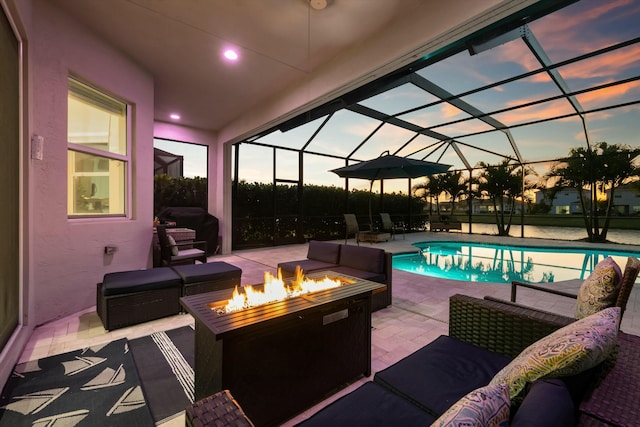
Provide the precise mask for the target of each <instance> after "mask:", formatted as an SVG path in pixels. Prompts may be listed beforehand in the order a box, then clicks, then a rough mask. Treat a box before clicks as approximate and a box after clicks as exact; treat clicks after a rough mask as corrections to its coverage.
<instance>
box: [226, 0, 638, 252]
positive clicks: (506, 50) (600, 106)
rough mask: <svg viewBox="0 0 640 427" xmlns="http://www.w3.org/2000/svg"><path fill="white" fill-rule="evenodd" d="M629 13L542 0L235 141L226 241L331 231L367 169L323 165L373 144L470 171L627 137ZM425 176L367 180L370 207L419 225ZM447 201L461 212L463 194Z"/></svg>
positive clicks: (625, 7) (631, 82)
mask: <svg viewBox="0 0 640 427" xmlns="http://www.w3.org/2000/svg"><path fill="white" fill-rule="evenodd" d="M638 22H640V2H638V1H633V0H629V1H627V0H613V1H606V2H602V1H600V0H582V1H578V2H547V1H542V2H539V3H537V4H536V5H534V6H532V7H531V8H529V9H526V10H524V11H521V12H519V13H517V15H515V16H511V17H510V18H508V19H506V20H503V21H502V22H499V23H498V24H497V25H493V26H492V27H490V28H486V29H485V30H483V31H481V32H479V33H476V34H473V35H471V36H470V37H467V38H465V39H462V40H458V41H456V42H454V43H452V44H450V45H449V46H448V47H447V48H446V49H442V50H440V51H437V52H433V53H432V54H430V55H428V56H426V57H423V58H420V59H419V60H417V61H416V62H415V63H413V64H411V65H410V66H408V67H405V68H403V69H400V70H397V71H395V72H393V73H391V74H389V75H386V76H383V77H381V78H379V79H378V80H376V81H374V82H372V83H370V84H367V85H365V86H363V87H361V88H358V89H356V90H354V91H352V92H350V93H347V94H345V95H343V96H341V97H339V98H338V99H334V100H332V101H331V102H328V103H327V104H325V105H322V106H320V107H317V108H315V109H313V110H311V111H308V112H306V113H304V114H301V115H300V116H298V117H295V118H293V119H290V120H289V121H287V122H285V123H282V124H281V125H279V126H277V127H276V128H273V129H270V130H269V131H267V132H264V133H262V134H260V135H255V136H254V137H252V138H249V139H247V140H245V141H242V142H240V143H237V144H236V145H235V146H234V150H233V156H234V190H233V230H234V236H233V239H234V242H233V246H234V248H242V247H251V246H254V247H255V246H260V245H277V244H284V243H292V242H303V241H304V240H305V239H310V238H314V239H329V238H333V239H339V238H343V237H344V225H343V223H342V220H343V216H342V214H344V213H355V214H356V215H357V217H358V219H359V220H361V221H363V222H364V221H365V218H367V212H368V211H367V209H368V207H367V203H368V190H369V182H368V181H366V180H357V179H344V178H340V177H338V176H337V175H336V174H334V173H332V172H331V170H332V169H336V168H339V167H342V166H346V165H350V164H354V163H356V162H360V161H365V160H370V159H373V158H375V157H378V156H379V155H380V154H381V153H383V152H385V151H389V152H390V153H391V154H394V155H398V156H403V157H410V158H414V159H420V160H427V161H431V162H437V163H444V164H447V165H452V167H451V170H456V171H461V172H462V174H463V175H465V176H467V177H472V176H474V175H475V174H478V173H479V172H481V168H480V164H481V163H483V164H485V165H487V164H488V165H492V164H499V163H501V162H503V161H504V160H505V159H506V160H508V161H509V162H511V163H514V164H517V165H525V166H528V167H531V168H532V169H533V170H535V171H536V172H537V173H538V174H539V175H540V176H542V175H544V174H545V173H546V172H547V171H548V170H549V168H550V165H551V164H552V163H553V162H554V161H557V160H558V159H562V158H565V157H566V156H567V155H568V154H569V152H570V150H571V149H572V148H576V147H583V148H586V149H589V148H591V147H593V146H594V145H595V144H597V143H599V142H602V141H605V142H607V143H608V144H621V145H625V146H630V147H631V148H632V149H637V148H638V147H640V142H639V138H638V129H639V127H638V123H640V105H639V104H640V82H639V79H640V25H638ZM424 179H425V178H415V179H394V180H382V181H378V182H376V183H375V184H374V186H373V191H374V193H375V195H376V197H375V202H374V215H375V213H376V212H388V213H390V214H391V216H392V217H395V218H396V219H397V220H400V221H402V223H403V224H404V226H405V227H406V229H407V231H409V230H424V225H425V221H427V220H428V212H429V209H430V208H431V205H430V202H429V201H428V200H424V199H423V198H419V197H416V196H414V195H413V192H412V188H413V187H414V186H415V185H416V184H418V183H419V182H420V181H422V180H424ZM637 204H638V205H640V201H639V202H638V203H637ZM639 209H640V207H639ZM459 213H462V215H463V216H464V220H466V221H473V218H472V214H473V208H472V206H471V203H469V204H468V205H465V206H463V207H462V208H461V209H460V211H459ZM374 226H375V224H374Z"/></svg>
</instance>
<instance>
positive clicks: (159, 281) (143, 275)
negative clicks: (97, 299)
mask: <svg viewBox="0 0 640 427" xmlns="http://www.w3.org/2000/svg"><path fill="white" fill-rule="evenodd" d="M180 285H182V281H181V280H180V276H178V274H177V273H176V272H175V271H173V270H172V269H170V268H169V267H160V268H152V269H149V270H132V271H119V272H116V273H107V274H105V275H104V278H103V280H102V295H104V296H110V295H120V294H128V293H133V292H142V291H149V290H153V289H163V288H173V287H180Z"/></svg>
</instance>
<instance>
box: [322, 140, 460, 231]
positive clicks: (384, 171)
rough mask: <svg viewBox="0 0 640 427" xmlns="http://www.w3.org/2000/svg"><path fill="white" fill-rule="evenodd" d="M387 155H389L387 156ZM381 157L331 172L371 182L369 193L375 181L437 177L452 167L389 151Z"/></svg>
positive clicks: (370, 218)
mask: <svg viewBox="0 0 640 427" xmlns="http://www.w3.org/2000/svg"><path fill="white" fill-rule="evenodd" d="M385 153H387V154H385ZM385 153H382V155H380V157H377V158H375V159H372V160H366V161H364V162H360V163H356V164H354V165H349V166H344V167H342V168H338V169H332V170H331V172H334V173H336V174H338V176H340V177H342V178H361V179H368V180H370V181H371V186H370V187H369V193H371V188H372V187H373V181H375V180H377V179H398V178H418V177H421V176H427V175H435V174H438V173H442V172H446V171H447V170H449V168H450V167H451V165H443V164H442V163H433V162H426V161H424V160H416V159H409V158H407V157H400V156H394V155H393V154H389V152H388V151H385ZM369 224H370V225H373V216H372V214H371V195H370V196H369Z"/></svg>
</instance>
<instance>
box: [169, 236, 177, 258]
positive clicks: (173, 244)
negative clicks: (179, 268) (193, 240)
mask: <svg viewBox="0 0 640 427" xmlns="http://www.w3.org/2000/svg"><path fill="white" fill-rule="evenodd" d="M167 240H169V244H170V245H171V255H173V256H178V246H176V239H174V238H173V236H167Z"/></svg>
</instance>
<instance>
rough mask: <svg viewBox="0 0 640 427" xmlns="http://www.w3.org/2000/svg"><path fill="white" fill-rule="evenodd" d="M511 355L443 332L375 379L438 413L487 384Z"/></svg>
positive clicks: (379, 373) (424, 407) (417, 403)
mask: <svg viewBox="0 0 640 427" xmlns="http://www.w3.org/2000/svg"><path fill="white" fill-rule="evenodd" d="M509 362H510V359H509V358H507V357H505V356H502V355H500V354H498V353H493V352H491V351H489V350H485V349H483V348H480V347H476V346H474V345H473V344H469V343H467V342H464V341H460V340H458V339H455V338H452V337H449V336H446V335H441V336H440V337H438V338H437V339H435V340H434V341H432V342H431V343H429V344H427V345H426V346H424V347H422V348H421V349H420V350H418V351H416V352H415V353H413V354H411V355H409V356H407V357H405V358H404V359H402V360H401V361H399V362H397V363H396V364H394V365H392V366H390V367H388V368H387V369H384V370H382V371H380V372H378V373H377V374H376V375H375V377H374V381H376V382H378V383H380V384H382V385H384V386H385V387H388V388H389V389H390V390H392V391H393V392H395V393H397V394H399V395H400V396H402V397H404V398H406V399H408V400H410V401H411V402H413V403H414V404H416V405H418V406H419V407H421V408H423V409H425V410H426V411H429V412H431V413H432V414H434V415H436V416H440V415H442V414H443V413H444V412H445V411H446V410H447V409H449V407H450V406H451V405H453V404H454V403H456V402H457V401H458V400H460V398H461V397H462V396H464V395H466V394H467V393H469V392H470V391H472V390H475V389H477V388H479V387H482V386H485V385H487V384H488V383H489V381H491V379H492V378H493V376H494V375H495V374H496V373H497V372H498V371H499V370H500V369H502V368H503V367H505V366H506V365H507V364H508V363H509Z"/></svg>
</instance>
